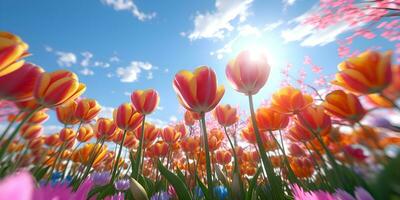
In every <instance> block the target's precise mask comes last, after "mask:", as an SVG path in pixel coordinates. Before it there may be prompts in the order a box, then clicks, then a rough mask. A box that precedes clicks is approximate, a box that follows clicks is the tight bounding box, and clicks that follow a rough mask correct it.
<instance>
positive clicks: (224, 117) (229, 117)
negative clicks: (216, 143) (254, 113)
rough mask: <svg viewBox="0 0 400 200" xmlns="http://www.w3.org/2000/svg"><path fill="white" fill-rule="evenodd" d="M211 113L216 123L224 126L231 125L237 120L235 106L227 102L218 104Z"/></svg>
mask: <svg viewBox="0 0 400 200" xmlns="http://www.w3.org/2000/svg"><path fill="white" fill-rule="evenodd" d="M213 114H214V117H215V119H217V121H218V123H219V124H220V125H221V126H224V127H227V126H232V125H233V124H235V123H236V122H237V121H238V120H239V116H238V115H237V111H236V108H233V107H231V105H229V104H226V105H218V106H217V107H215V109H214V112H213Z"/></svg>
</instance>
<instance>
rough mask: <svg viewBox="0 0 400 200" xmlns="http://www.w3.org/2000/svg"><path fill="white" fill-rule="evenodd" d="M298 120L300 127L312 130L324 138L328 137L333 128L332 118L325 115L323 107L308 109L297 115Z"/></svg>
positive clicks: (310, 107)
mask: <svg viewBox="0 0 400 200" xmlns="http://www.w3.org/2000/svg"><path fill="white" fill-rule="evenodd" d="M296 118H297V120H296V123H297V124H298V125H299V126H303V127H304V128H305V129H311V131H313V132H314V133H319V134H320V135H322V136H325V135H327V134H328V133H329V132H330V131H331V128H332V122H331V118H330V117H329V115H327V114H325V110H324V107H323V106H321V105H317V106H309V107H307V108H306V109H304V110H302V111H301V112H300V113H299V114H297V116H296Z"/></svg>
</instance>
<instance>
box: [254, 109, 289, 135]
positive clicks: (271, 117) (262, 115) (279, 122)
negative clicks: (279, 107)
mask: <svg viewBox="0 0 400 200" xmlns="http://www.w3.org/2000/svg"><path fill="white" fill-rule="evenodd" d="M256 121H257V125H258V128H259V129H260V131H263V132H264V131H276V130H280V129H284V128H286V126H287V125H288V124H289V116H288V115H286V114H282V113H278V112H276V111H275V110H273V109H271V108H267V107H263V108H259V109H258V110H257V112H256Z"/></svg>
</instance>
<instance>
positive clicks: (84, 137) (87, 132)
mask: <svg viewBox="0 0 400 200" xmlns="http://www.w3.org/2000/svg"><path fill="white" fill-rule="evenodd" d="M93 136H94V132H93V129H92V128H91V127H90V126H82V127H80V128H79V129H78V136H77V137H76V139H77V140H78V141H79V142H87V141H89V140H90V139H91V138H92V137H93Z"/></svg>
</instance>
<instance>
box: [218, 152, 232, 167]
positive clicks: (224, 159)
mask: <svg viewBox="0 0 400 200" xmlns="http://www.w3.org/2000/svg"><path fill="white" fill-rule="evenodd" d="M215 160H216V161H217V163H218V164H221V165H227V164H229V163H230V162H231V160H232V154H231V152H229V151H226V150H220V151H217V152H216V153H215Z"/></svg>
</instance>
